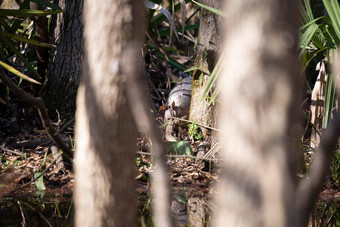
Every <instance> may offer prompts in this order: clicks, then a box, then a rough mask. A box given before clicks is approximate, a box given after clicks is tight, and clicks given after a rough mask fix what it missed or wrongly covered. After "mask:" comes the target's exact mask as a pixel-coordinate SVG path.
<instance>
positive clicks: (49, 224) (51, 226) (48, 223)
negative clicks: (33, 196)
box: [17, 200, 53, 227]
mask: <svg viewBox="0 0 340 227" xmlns="http://www.w3.org/2000/svg"><path fill="white" fill-rule="evenodd" d="M17 202H21V203H22V204H24V205H26V206H28V207H29V208H31V209H32V210H35V211H36V212H37V213H38V214H39V215H40V217H42V218H43V219H44V220H45V222H46V223H47V225H48V226H50V227H53V225H52V224H51V223H50V222H49V221H48V220H47V218H46V217H45V216H44V215H42V213H40V212H39V211H38V210H37V209H35V208H34V207H32V206H31V205H29V204H28V203H25V202H24V201H21V200H17Z"/></svg>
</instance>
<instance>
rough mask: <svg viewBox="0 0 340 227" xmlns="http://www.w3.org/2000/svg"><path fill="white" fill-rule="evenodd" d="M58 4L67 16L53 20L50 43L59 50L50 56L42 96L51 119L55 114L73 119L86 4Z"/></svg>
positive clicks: (79, 0)
mask: <svg viewBox="0 0 340 227" xmlns="http://www.w3.org/2000/svg"><path fill="white" fill-rule="evenodd" d="M56 4H58V5H59V6H60V7H61V8H62V9H63V11H64V13H62V14H57V15H55V16H53V17H52V18H53V19H52V22H51V29H52V31H54V32H53V35H52V38H51V40H50V43H53V44H55V45H57V48H56V49H55V50H52V51H51V53H50V60H49V64H48V73H47V81H45V85H44V87H43V89H42V93H41V95H42V97H43V98H44V101H45V103H46V104H47V107H48V109H49V113H50V115H51V116H56V110H58V111H59V112H62V113H70V114H71V115H73V113H74V110H75V99H76V94H77V88H78V84H79V77H80V73H81V60H82V55H83V25H82V10H83V0H73V1H67V0H59V1H57V2H56ZM53 28H54V30H53Z"/></svg>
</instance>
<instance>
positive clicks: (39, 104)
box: [0, 69, 73, 157]
mask: <svg viewBox="0 0 340 227" xmlns="http://www.w3.org/2000/svg"><path fill="white" fill-rule="evenodd" d="M0 79H1V80H2V82H3V83H5V84H6V85H7V86H8V87H9V89H10V90H11V91H12V93H13V94H14V95H15V96H18V97H19V98H21V99H22V100H24V101H25V102H28V103H29V104H31V105H32V106H34V107H35V108H37V109H38V112H39V116H40V119H41V121H42V123H43V126H44V128H45V129H46V132H47V134H48V135H49V137H50V138H51V139H52V140H53V141H54V142H55V144H56V145H57V147H58V148H59V149H61V150H62V151H63V152H64V153H65V154H66V155H67V156H69V157H73V152H72V151H71V149H70V148H69V147H68V146H67V145H66V144H65V143H64V142H63V140H62V139H61V138H60V136H59V135H58V134H57V131H56V130H55V129H54V127H53V126H52V124H51V120H50V118H49V116H48V114H47V110H46V107H45V104H44V102H43V100H42V99H41V98H40V97H34V96H32V95H31V94H29V93H27V92H25V91H24V90H23V89H21V88H20V87H18V85H16V84H15V83H14V82H13V81H12V80H11V79H10V78H8V76H7V75H6V73H5V72H4V70H2V69H0Z"/></svg>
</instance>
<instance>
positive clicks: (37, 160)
mask: <svg viewBox="0 0 340 227" xmlns="http://www.w3.org/2000/svg"><path fill="white" fill-rule="evenodd" d="M15 103H16V104H15V105H12V106H7V107H6V108H1V109H0V128H1V131H0V199H2V201H3V199H5V198H21V200H20V201H21V202H23V199H22V198H24V197H29V196H32V195H35V196H39V197H40V198H43V197H44V195H45V197H46V199H51V201H52V202H51V203H55V198H58V203H59V202H60V201H63V198H65V197H66V198H68V199H71V200H72V193H73V186H74V174H73V170H72V160H71V159H68V158H65V157H64V158H63V159H61V155H60V154H59V152H58V150H57V149H56V147H55V146H54V145H53V141H52V140H51V139H50V138H49V137H48V135H47V134H46V133H45V130H44V129H43V128H42V126H41V124H40V122H39V118H38V117H34V116H35V115H34V114H32V112H33V111H32V109H31V108H30V107H29V106H27V104H25V103H22V102H21V101H20V100H15ZM0 105H2V104H0ZM155 120H156V123H157V124H158V126H159V128H160V129H161V130H163V135H164V134H165V129H164V127H163V126H164V123H165V122H164V116H163V113H162V111H160V112H159V113H158V117H157V118H156V119H155ZM73 124H74V121H68V122H62V121H61V120H60V119H59V120H57V121H56V122H55V123H54V124H53V125H54V126H55V127H56V129H57V131H58V132H59V134H60V135H61V137H62V139H63V140H64V141H65V142H66V143H68V144H70V146H71V147H73V143H74V141H73V138H74V137H73V135H74V127H73ZM188 131H189V129H188V125H187V124H183V125H182V126H181V131H180V133H178V134H179V135H178V137H179V138H180V139H183V140H185V141H186V143H185V144H183V143H182V144H178V143H177V142H168V146H167V147H168V150H167V157H168V159H167V160H168V161H167V164H168V166H169V176H170V180H171V185H172V192H173V195H172V196H173V201H172V212H173V216H174V217H175V218H176V217H179V219H181V220H182V217H181V216H180V215H181V214H182V213H181V212H184V213H185V215H187V211H186V208H183V207H182V205H183V204H184V205H186V203H188V201H190V200H191V199H192V198H204V199H205V200H204V201H205V202H204V203H205V204H208V203H207V202H206V201H208V200H210V198H211V197H212V195H213V194H214V193H215V189H214V187H213V185H214V183H215V182H216V180H217V176H218V174H219V173H220V170H221V168H220V164H219V163H220V161H219V160H220V159H218V157H219V156H218V154H217V155H214V156H213V158H210V159H209V158H207V159H204V158H203V156H204V157H205V155H206V154H207V153H209V152H210V151H211V150H212V148H211V147H209V146H208V147H204V152H203V154H200V152H199V147H200V146H201V148H202V144H205V143H202V141H195V139H193V138H192V137H191V136H190V134H189V132H188ZM206 140H210V141H209V143H210V142H211V138H210V137H208V138H206ZM203 142H204V141H203ZM136 144H137V151H136V167H137V169H138V172H136V182H137V191H138V193H139V195H140V197H139V198H140V199H139V203H138V204H139V205H138V206H139V209H140V215H141V216H147V215H150V213H151V211H150V210H151V209H150V206H149V205H147V204H150V196H149V195H150V193H149V192H150V175H151V173H152V171H153V165H152V155H151V152H150V150H151V148H150V147H151V146H150V140H149V138H148V137H147V136H145V135H140V136H139V138H138V139H137V141H136ZM177 145H180V146H177ZM183 147H184V149H183ZM215 153H216V151H215ZM307 164H308V163H307ZM39 175H42V176H43V177H42V178H41V177H39ZM34 178H37V179H38V180H34ZM329 178H330V177H329ZM47 195H49V196H47ZM51 195H52V196H51ZM319 198H320V200H319V204H321V205H320V206H321V207H322V208H317V209H316V210H318V211H315V216H316V217H319V218H323V220H324V221H323V222H322V223H327V222H328V221H329V220H330V219H331V218H337V220H340V214H339V210H340V206H339V201H340V190H339V188H338V186H337V185H336V184H334V183H332V182H330V180H329V179H328V180H327V181H326V183H325V185H324V190H323V192H322V193H321V194H320V197H319ZM18 201H19V200H18ZM334 202H335V205H334ZM196 203H198V202H197V201H195V204H196ZM202 203H203V202H202ZM325 204H326V205H325ZM332 204H333V205H332ZM202 206H203V205H202ZM204 207H205V209H206V210H209V209H207V205H204ZM208 207H213V205H212V204H211V203H209V206H208ZM326 207H328V208H329V209H331V211H327V210H326ZM58 209H59V208H58ZM60 209H61V208H60ZM65 209H68V210H69V209H70V208H69V207H66V208H65ZM211 210H213V208H211V209H210V212H211ZM52 212H56V206H54V210H52ZM207 212H209V211H207ZM0 213H1V212H0ZM66 213H67V216H68V214H69V211H68V212H66ZM321 214H322V215H321ZM59 216H60V214H59ZM65 216H66V214H65ZM0 218H1V214H0ZM184 219H185V218H184ZM187 219H188V217H186V221H187ZM144 222H145V220H144ZM319 223H320V222H319ZM0 224H4V223H0Z"/></svg>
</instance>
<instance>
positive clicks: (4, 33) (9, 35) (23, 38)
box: [1, 32, 56, 48]
mask: <svg viewBox="0 0 340 227" xmlns="http://www.w3.org/2000/svg"><path fill="white" fill-rule="evenodd" d="M1 35H3V36H5V37H8V38H11V39H15V40H18V41H22V42H25V43H29V44H32V45H35V46H40V47H48V48H55V47H56V45H53V44H49V43H43V42H39V41H37V40H34V39H28V38H25V37H22V36H19V35H16V34H11V33H7V32H2V33H1Z"/></svg>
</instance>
